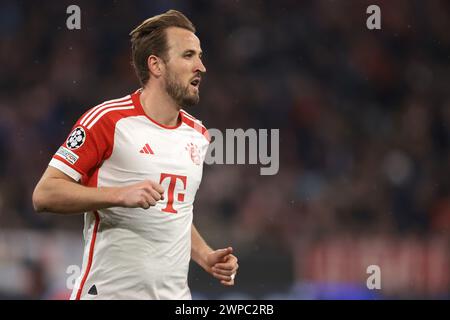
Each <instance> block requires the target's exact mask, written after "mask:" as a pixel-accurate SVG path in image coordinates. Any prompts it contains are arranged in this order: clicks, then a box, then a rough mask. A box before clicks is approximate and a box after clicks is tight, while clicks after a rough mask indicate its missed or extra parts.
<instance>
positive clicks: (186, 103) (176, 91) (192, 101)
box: [165, 72, 200, 108]
mask: <svg viewBox="0 0 450 320" xmlns="http://www.w3.org/2000/svg"><path fill="white" fill-rule="evenodd" d="M165 80H166V91H167V94H168V95H169V96H170V97H171V98H172V99H173V100H174V101H175V102H176V104H177V105H179V106H180V108H182V107H192V106H195V105H196V104H198V102H199V101H200V96H199V95H198V94H190V93H189V84H188V85H187V86H183V85H182V84H181V83H180V82H179V81H177V79H176V77H175V76H174V75H173V73H172V72H169V73H168V74H167V76H166V79H165Z"/></svg>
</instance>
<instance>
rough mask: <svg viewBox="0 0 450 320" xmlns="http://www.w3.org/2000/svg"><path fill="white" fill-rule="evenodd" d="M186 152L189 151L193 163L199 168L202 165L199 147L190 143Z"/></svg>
mask: <svg viewBox="0 0 450 320" xmlns="http://www.w3.org/2000/svg"><path fill="white" fill-rule="evenodd" d="M186 150H187V151H188V153H189V156H190V157H191V160H192V162H193V163H194V164H196V165H198V166H199V165H200V163H201V157H200V150H198V147H197V145H195V144H193V143H192V142H190V143H188V144H187V146H186Z"/></svg>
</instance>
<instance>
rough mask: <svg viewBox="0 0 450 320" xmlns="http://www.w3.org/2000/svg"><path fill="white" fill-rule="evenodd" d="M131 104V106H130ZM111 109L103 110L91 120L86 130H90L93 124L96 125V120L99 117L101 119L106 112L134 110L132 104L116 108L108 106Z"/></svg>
mask: <svg viewBox="0 0 450 320" xmlns="http://www.w3.org/2000/svg"><path fill="white" fill-rule="evenodd" d="M130 103H131V104H130ZM110 107H111V108H107V109H106V110H103V111H102V112H101V113H100V114H99V115H98V116H97V117H96V118H95V119H94V120H92V121H91V122H90V123H89V124H88V125H87V127H86V128H88V129H91V128H92V126H93V125H94V124H96V123H97V121H98V120H100V118H101V117H103V116H104V115H105V114H107V113H108V112H111V111H116V110H129V109H134V105H133V102H131V101H130V102H129V104H127V105H124V106H123V107H116V106H115V105H113V106H110Z"/></svg>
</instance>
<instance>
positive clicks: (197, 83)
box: [191, 78, 200, 89]
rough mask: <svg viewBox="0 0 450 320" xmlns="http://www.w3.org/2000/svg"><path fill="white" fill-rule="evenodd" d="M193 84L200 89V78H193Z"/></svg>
mask: <svg viewBox="0 0 450 320" xmlns="http://www.w3.org/2000/svg"><path fill="white" fill-rule="evenodd" d="M191 85H192V86H193V87H195V88H197V89H198V87H199V86H200V78H195V79H194V80H192V81H191Z"/></svg>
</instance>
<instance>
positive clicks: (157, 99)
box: [140, 85, 181, 127]
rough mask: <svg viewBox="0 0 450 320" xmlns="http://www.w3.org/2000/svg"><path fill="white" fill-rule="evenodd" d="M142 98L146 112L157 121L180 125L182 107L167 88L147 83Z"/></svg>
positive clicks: (164, 123)
mask: <svg viewBox="0 0 450 320" xmlns="http://www.w3.org/2000/svg"><path fill="white" fill-rule="evenodd" d="M140 100H141V105H142V108H143V109H144V112H145V113H146V114H147V115H148V116H149V117H150V118H152V119H153V120H155V121H156V122H158V123H160V124H162V125H165V126H169V127H174V126H176V125H178V122H179V121H180V119H179V113H180V109H181V108H180V106H178V105H177V104H176V103H175V101H173V99H172V98H171V97H170V96H169V95H168V94H167V92H166V91H165V90H161V89H160V88H153V89H152V88H151V87H150V86H148V85H147V86H146V87H145V88H143V89H142V91H141V95H140Z"/></svg>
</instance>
